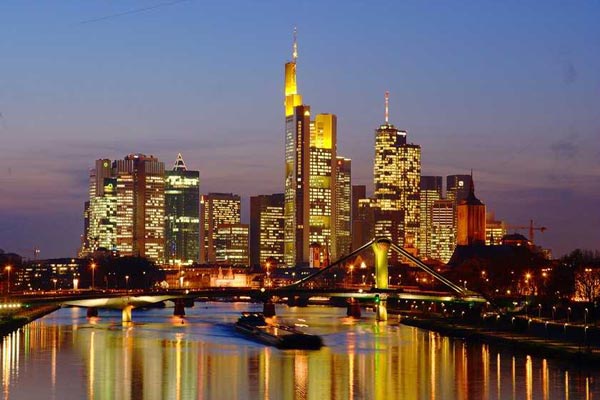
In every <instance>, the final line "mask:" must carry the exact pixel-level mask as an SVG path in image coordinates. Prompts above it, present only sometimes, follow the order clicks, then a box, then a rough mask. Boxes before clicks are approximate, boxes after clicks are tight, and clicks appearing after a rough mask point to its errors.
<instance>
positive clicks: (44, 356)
mask: <svg viewBox="0 0 600 400" xmlns="http://www.w3.org/2000/svg"><path fill="white" fill-rule="evenodd" d="M260 309H261V306H260V305H258V304H245V303H216V302H215V303H196V305H195V307H193V308H188V309H186V312H187V316H186V318H185V319H183V320H182V319H181V318H178V317H173V316H172V313H173V309H169V308H166V309H150V310H139V311H138V310H134V312H133V319H134V321H135V322H134V323H133V324H129V325H128V326H123V325H122V324H121V321H120V320H121V314H120V312H118V311H108V310H100V318H98V319H93V320H91V321H90V320H88V319H87V318H86V312H85V309H80V308H65V309H61V310H59V311H56V312H54V313H52V314H50V315H47V316H45V317H44V318H41V319H39V320H38V321H35V322H34V323H31V324H29V325H28V326H26V327H24V328H22V329H21V330H19V331H18V332H15V333H13V334H11V335H8V336H6V337H4V338H3V340H2V353H1V356H2V358H1V363H2V364H1V365H2V373H1V377H2V397H3V398H4V399H85V398H87V399H97V400H100V399H111V400H112V399H218V400H226V399H315V400H326V399H386V400H388V399H430V400H435V399H444V400H445V399H450V400H451V399H488V398H489V399H592V398H597V399H600V370H598V369H588V368H586V367H585V366H581V365H573V364H568V363H561V362H559V361H554V360H545V359H541V358H537V357H532V356H528V355H527V354H523V353H512V352H511V351H510V350H508V349H500V348H497V347H493V346H488V345H482V344H474V343H473V344H467V343H465V342H464V341H462V340H459V339H452V338H448V337H443V336H440V335H438V334H436V333H432V332H428V331H424V330H420V329H417V328H412V327H407V326H403V325H399V324H398V323H397V322H395V321H388V322H386V323H376V322H375V321H374V315H373V314H372V313H368V312H366V313H364V314H363V319H361V320H360V321H353V320H349V319H347V318H345V311H346V310H345V309H343V308H331V307H317V306H311V307H305V308H298V307H291V308H288V307H287V306H277V313H278V317H277V318H278V319H280V320H284V321H287V322H290V323H297V324H301V325H308V327H305V328H303V329H304V330H305V331H307V332H309V333H315V334H319V335H321V336H322V337H323V340H324V342H325V345H326V347H324V348H323V349H321V350H319V351H300V350H286V351H282V350H277V349H275V348H272V347H266V346H264V345H262V344H259V343H255V342H252V341H248V340H246V339H245V338H244V337H243V336H240V335H239V334H238V333H237V332H236V331H235V330H234V329H233V327H232V324H233V323H234V322H235V321H236V320H237V318H238V316H239V315H240V312H241V311H245V310H260Z"/></svg>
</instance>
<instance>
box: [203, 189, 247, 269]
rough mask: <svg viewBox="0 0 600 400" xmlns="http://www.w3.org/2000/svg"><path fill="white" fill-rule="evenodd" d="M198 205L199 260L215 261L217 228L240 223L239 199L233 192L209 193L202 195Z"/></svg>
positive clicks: (204, 261)
mask: <svg viewBox="0 0 600 400" xmlns="http://www.w3.org/2000/svg"><path fill="white" fill-rule="evenodd" d="M200 206H201V207H200V223H201V225H200V243H201V247H200V262H201V263H203V264H204V263H215V262H217V253H216V247H215V244H216V243H215V239H216V233H217V228H218V227H219V226H221V225H236V224H240V223H241V215H240V209H241V199H240V196H238V195H237V194H233V193H209V194H207V195H203V196H202V198H201V200H200Z"/></svg>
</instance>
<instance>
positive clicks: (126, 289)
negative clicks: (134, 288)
mask: <svg viewBox="0 0 600 400" xmlns="http://www.w3.org/2000/svg"><path fill="white" fill-rule="evenodd" d="M125 292H127V293H129V275H125Z"/></svg>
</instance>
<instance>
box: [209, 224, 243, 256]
mask: <svg viewBox="0 0 600 400" xmlns="http://www.w3.org/2000/svg"><path fill="white" fill-rule="evenodd" d="M248 234H249V226H248V224H221V225H219V226H218V227H217V228H216V231H215V233H214V245H215V246H214V247H215V261H216V262H217V263H222V264H232V265H240V266H248V262H249V261H250V259H249V257H248V247H249V246H248Z"/></svg>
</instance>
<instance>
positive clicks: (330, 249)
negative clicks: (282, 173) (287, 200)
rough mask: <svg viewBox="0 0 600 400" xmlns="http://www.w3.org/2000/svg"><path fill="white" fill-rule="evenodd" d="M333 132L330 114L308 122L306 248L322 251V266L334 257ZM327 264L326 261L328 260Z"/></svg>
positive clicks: (333, 127) (334, 187) (333, 122)
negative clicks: (318, 247)
mask: <svg viewBox="0 0 600 400" xmlns="http://www.w3.org/2000/svg"><path fill="white" fill-rule="evenodd" d="M336 130H337V118H336V116H335V115H333V114H318V115H317V116H316V118H315V120H314V121H312V122H311V129H310V142H309V143H310V145H309V159H310V164H309V168H308V171H309V188H310V189H309V210H310V211H309V235H308V236H309V239H308V240H309V245H314V244H317V245H320V246H321V249H323V258H322V259H321V260H320V264H321V265H323V264H324V263H325V262H326V260H325V258H327V259H329V256H330V255H332V256H334V257H335V255H334V253H335V245H336V243H335V241H334V240H333V239H334V238H335V237H336V219H335V211H336V210H335V193H336V182H335V181H336ZM327 261H328V260H327Z"/></svg>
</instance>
